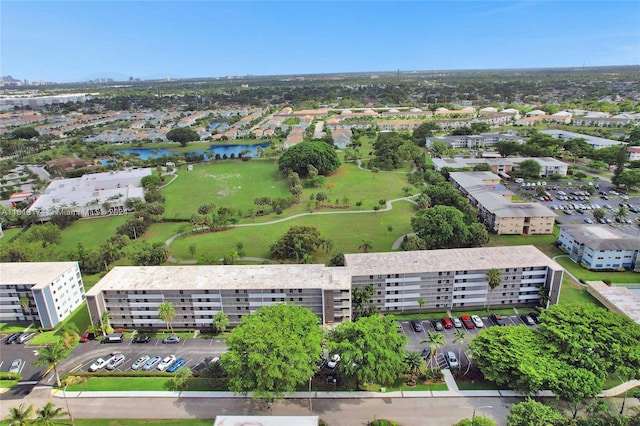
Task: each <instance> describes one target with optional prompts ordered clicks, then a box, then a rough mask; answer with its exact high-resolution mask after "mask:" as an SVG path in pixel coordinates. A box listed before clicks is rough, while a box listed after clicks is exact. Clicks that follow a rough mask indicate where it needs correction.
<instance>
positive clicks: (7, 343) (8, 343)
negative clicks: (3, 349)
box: [4, 333, 22, 345]
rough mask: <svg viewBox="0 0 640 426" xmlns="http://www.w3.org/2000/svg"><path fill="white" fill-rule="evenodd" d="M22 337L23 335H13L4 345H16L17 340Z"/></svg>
mask: <svg viewBox="0 0 640 426" xmlns="http://www.w3.org/2000/svg"><path fill="white" fill-rule="evenodd" d="M20 336H22V333H13V334H12V335H11V336H9V337H7V339H6V340H5V341H4V343H5V344H6V345H10V344H12V343H15V342H16V340H18V339H19V338H20Z"/></svg>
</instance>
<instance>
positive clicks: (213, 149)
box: [114, 142, 269, 161]
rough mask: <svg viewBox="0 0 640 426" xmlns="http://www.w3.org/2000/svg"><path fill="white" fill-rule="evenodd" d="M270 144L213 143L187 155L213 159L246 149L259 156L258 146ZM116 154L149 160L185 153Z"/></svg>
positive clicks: (155, 150)
mask: <svg viewBox="0 0 640 426" xmlns="http://www.w3.org/2000/svg"><path fill="white" fill-rule="evenodd" d="M268 146H269V142H262V143H258V144H254V145H211V146H210V147H209V148H208V149H206V150H199V151H191V152H187V153H186V154H187V155H205V156H206V157H205V160H207V161H208V160H213V159H214V158H215V156H216V154H220V157H223V156H224V155H225V154H226V155H227V158H228V157H231V154H233V155H234V156H235V157H238V155H239V154H240V153H241V152H242V151H245V150H247V149H248V150H249V151H251V152H250V154H249V156H251V157H257V156H258V147H260V148H262V149H266V148H267V147H268ZM114 154H125V155H129V154H133V155H135V156H137V157H139V158H140V159H141V160H147V159H149V158H159V157H162V156H172V155H183V153H182V152H175V151H169V150H168V149H166V148H131V149H116V150H115V151H114Z"/></svg>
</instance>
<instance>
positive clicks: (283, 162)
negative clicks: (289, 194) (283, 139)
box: [278, 142, 340, 176]
mask: <svg viewBox="0 0 640 426" xmlns="http://www.w3.org/2000/svg"><path fill="white" fill-rule="evenodd" d="M309 164H311V165H312V166H313V167H315V168H316V169H317V171H318V174H321V175H327V174H329V173H331V172H333V171H334V170H335V169H337V168H338V167H340V160H339V159H338V155H337V154H336V151H335V149H334V148H333V147H331V146H329V145H328V144H326V143H324V142H301V143H299V144H296V145H294V146H292V147H290V148H287V149H286V150H285V151H284V152H283V153H282V155H281V156H280V159H279V160H278V168H279V169H280V171H281V172H282V173H283V174H285V175H288V174H289V172H291V171H294V172H296V173H298V174H299V175H300V176H308V174H309Z"/></svg>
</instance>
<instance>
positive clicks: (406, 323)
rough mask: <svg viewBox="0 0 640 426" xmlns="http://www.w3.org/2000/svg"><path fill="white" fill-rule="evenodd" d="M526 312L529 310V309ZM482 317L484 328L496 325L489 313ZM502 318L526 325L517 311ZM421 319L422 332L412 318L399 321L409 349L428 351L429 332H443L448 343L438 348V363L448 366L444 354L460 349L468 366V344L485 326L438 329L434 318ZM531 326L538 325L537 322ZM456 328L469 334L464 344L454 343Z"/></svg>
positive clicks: (508, 321) (509, 321)
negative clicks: (412, 324) (412, 323)
mask: <svg viewBox="0 0 640 426" xmlns="http://www.w3.org/2000/svg"><path fill="white" fill-rule="evenodd" d="M526 312H528V310H527V311H526ZM523 313H525V311H523ZM460 315H464V313H461V314H460ZM457 316H458V315H457ZM458 317H459V316H458ZM480 319H482V322H483V323H484V327H483V328H489V327H495V324H494V323H493V322H492V321H491V319H490V318H489V315H480ZM502 319H503V321H504V322H505V324H506V325H507V326H509V325H511V326H513V325H524V323H523V322H522V320H521V319H520V316H519V315H516V314H515V313H514V314H512V315H502ZM419 321H420V324H422V331H420V332H417V331H415V330H414V329H413V327H411V321H410V320H403V321H398V323H399V324H400V325H401V326H402V332H403V333H404V334H405V335H406V336H407V337H408V338H409V343H408V344H407V350H411V351H416V352H422V351H423V350H425V349H426V350H427V351H428V350H429V335H428V334H427V333H428V332H436V333H441V334H444V336H445V341H446V344H445V345H444V346H442V347H440V348H439V349H438V357H437V360H436V361H437V362H438V365H439V366H440V367H441V368H448V365H447V362H446V360H445V359H444V354H445V353H446V352H448V351H452V352H453V353H454V354H456V357H458V351H460V358H462V359H459V360H458V362H460V364H461V365H462V366H466V365H467V364H468V363H469V357H468V356H467V354H466V350H467V345H468V344H469V342H470V341H471V339H473V337H474V336H475V335H477V334H478V333H479V332H480V330H482V329H483V328H480V329H478V328H472V329H467V328H465V327H464V326H463V327H461V328H455V327H454V328H449V329H446V328H445V329H444V330H442V331H436V329H435V328H434V326H433V323H432V321H433V320H432V319H423V320H419ZM530 327H537V324H536V325H533V326H530ZM456 330H462V331H463V332H464V333H465V334H466V335H467V337H466V339H465V341H464V343H463V344H462V346H461V345H460V344H459V343H454V341H453V340H454V333H455V332H456Z"/></svg>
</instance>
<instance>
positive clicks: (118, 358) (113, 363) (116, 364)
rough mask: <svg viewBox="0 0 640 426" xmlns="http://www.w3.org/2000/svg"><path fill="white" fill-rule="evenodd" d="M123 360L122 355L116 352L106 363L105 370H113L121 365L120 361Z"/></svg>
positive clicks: (122, 361)
mask: <svg viewBox="0 0 640 426" xmlns="http://www.w3.org/2000/svg"><path fill="white" fill-rule="evenodd" d="M124 360H125V357H124V355H122V354H117V355H116V356H114V357H113V358H111V360H110V361H109V362H108V363H107V367H106V368H107V370H115V369H116V368H118V367H119V366H120V365H122V363H124Z"/></svg>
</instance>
